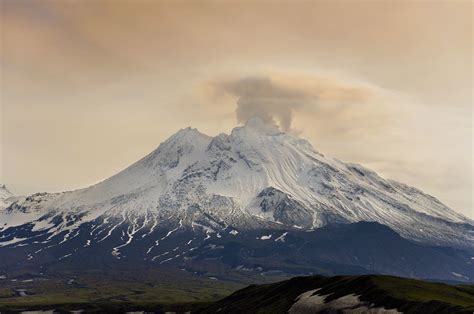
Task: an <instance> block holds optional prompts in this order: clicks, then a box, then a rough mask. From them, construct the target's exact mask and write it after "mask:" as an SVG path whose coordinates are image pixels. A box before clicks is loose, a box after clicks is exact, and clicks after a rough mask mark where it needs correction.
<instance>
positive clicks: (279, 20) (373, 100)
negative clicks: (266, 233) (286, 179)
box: [0, 0, 474, 218]
mask: <svg viewBox="0 0 474 314" xmlns="http://www.w3.org/2000/svg"><path fill="white" fill-rule="evenodd" d="M0 7H1V11H0V18H1V22H0V26H1V30H0V32H1V33H0V34H1V38H0V44H1V46H0V62H1V63H0V65H1V68H0V93H1V94H0V100H1V110H0V115H1V120H0V121H1V122H0V123H1V133H0V139H1V145H0V149H1V151H0V165H1V167H0V183H5V184H6V185H7V187H8V188H9V189H10V190H11V191H12V192H14V193H15V194H30V193H35V192H43V191H47V192H57V191H65V190H73V189H77V188H82V187H86V186H88V185H91V184H94V183H96V182H98V181H101V180H103V179H105V178H107V177H109V176H111V175H113V174H115V173H117V172H119V171H120V170H122V169H124V168H125V167H127V166H128V165H130V164H132V163H133V162H135V161H136V160H138V159H140V158H141V157H143V156H144V155H146V154H148V153H149V152H150V151H152V150H153V149H155V148H156V147H157V146H158V145H159V144H160V143H161V142H163V141H164V140H165V139H166V138H167V137H169V136H170V135H172V134H174V133H175V132H176V131H177V130H179V129H181V128H185V127H187V126H192V127H195V128H198V129H199V130H200V131H201V132H203V133H206V134H208V135H217V134H219V133H221V132H229V131H230V130H231V129H232V128H233V127H235V126H236V125H239V124H242V123H244V122H245V120H246V119H248V118H249V117H251V116H253V115H259V116H261V117H262V118H263V119H264V120H265V121H267V122H268V123H272V124H276V125H278V126H279V127H280V128H281V129H283V130H285V131H287V132H292V133H295V134H297V135H298V136H301V137H303V138H305V139H308V140H309V141H310V142H311V143H312V145H313V146H314V147H315V148H316V150H318V151H320V152H322V153H324V154H326V155H330V156H333V157H336V158H338V159H341V160H343V161H349V162H356V163H360V164H362V165H364V166H366V167H368V168H371V169H373V170H375V171H377V172H378V173H379V174H380V175H382V176H383V177H386V178H390V179H395V180H398V181H401V182H404V183H407V184H409V185H413V186H415V187H418V188H420V189H422V190H423V191H425V192H426V193H429V194H431V195H433V196H435V197H437V198H439V199H440V200H441V201H442V202H444V203H445V204H447V205H448V206H450V207H452V208H453V209H455V210H456V211H458V212H461V213H463V214H465V215H466V216H469V217H471V218H474V210H473V183H472V180H473V151H472V146H473V137H472V132H473V123H472V122H473V120H472V100H473V99H472V91H473V87H474V86H473V78H472V73H473V66H472V56H473V54H472V45H473V34H472V15H473V4H472V2H471V1H462V0H457V1H456V0H454V1H388V0H387V1H383V0H380V1H355V0H354V1H349V0H347V1H337V0H336V1H289V0H288V1H285V0H275V1H251V0H245V1H243V0H232V1H180V0H178V1H170V0H169V1H159V0H155V1H152V0H137V1H132V0H116V1H111V0H103V1H99V0H84V1H59V0H55V1H48V0H43V1H36V0H27V1H25V0H1V1H0Z"/></svg>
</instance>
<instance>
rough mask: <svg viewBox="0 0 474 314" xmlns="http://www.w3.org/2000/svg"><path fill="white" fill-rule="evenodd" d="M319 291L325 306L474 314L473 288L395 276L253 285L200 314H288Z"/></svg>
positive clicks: (289, 281) (306, 280) (346, 277)
mask: <svg viewBox="0 0 474 314" xmlns="http://www.w3.org/2000/svg"><path fill="white" fill-rule="evenodd" d="M317 288H320V289H321V290H319V291H318V294H320V295H329V296H328V297H327V299H326V302H329V301H331V300H334V299H337V298H340V297H343V296H345V295H348V294H356V295H360V299H361V300H362V301H366V302H369V303H372V304H374V306H375V307H384V308H385V309H397V310H398V311H400V312H404V313H473V312H474V286H470V285H448V284H443V283H434V282H426V281H420V280H414V279H405V278H399V277H392V276H376V275H366V276H336V277H321V276H312V277H296V278H293V279H290V280H286V281H282V282H278V283H274V284H266V285H252V286H249V287H247V288H244V289H242V290H239V291H237V292H235V293H233V294H232V295H230V296H228V297H226V298H224V299H222V300H220V301H218V302H216V303H214V304H212V305H210V306H209V307H207V308H205V309H203V310H200V311H199V312H200V313H215V312H222V313H272V314H275V313H287V312H288V310H289V309H290V308H291V306H292V305H293V304H294V303H295V299H296V298H297V297H298V296H299V295H301V294H302V293H304V292H307V291H309V290H313V289H317Z"/></svg>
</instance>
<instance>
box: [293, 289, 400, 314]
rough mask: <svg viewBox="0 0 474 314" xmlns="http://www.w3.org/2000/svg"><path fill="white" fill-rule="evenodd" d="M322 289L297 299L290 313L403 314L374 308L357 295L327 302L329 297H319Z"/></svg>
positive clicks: (308, 292) (306, 293)
mask: <svg viewBox="0 0 474 314" xmlns="http://www.w3.org/2000/svg"><path fill="white" fill-rule="evenodd" d="M319 290H320V289H314V290H310V291H307V292H304V293H302V294H301V295H299V296H298V297H297V298H296V302H295V303H294V304H293V305H292V306H291V308H290V309H289V311H288V313H290V314H302V313H320V312H323V313H336V312H337V313H339V312H340V313H367V314H399V313H402V312H399V311H397V310H396V309H390V310H386V309H384V308H382V307H372V305H371V304H368V303H367V302H364V301H361V300H360V297H359V296H358V295H355V294H348V295H345V296H343V297H340V298H337V299H334V300H331V301H329V302H326V298H327V297H328V296H329V295H319V294H317V292H318V291H319Z"/></svg>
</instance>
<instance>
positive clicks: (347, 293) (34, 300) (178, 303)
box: [0, 272, 474, 314]
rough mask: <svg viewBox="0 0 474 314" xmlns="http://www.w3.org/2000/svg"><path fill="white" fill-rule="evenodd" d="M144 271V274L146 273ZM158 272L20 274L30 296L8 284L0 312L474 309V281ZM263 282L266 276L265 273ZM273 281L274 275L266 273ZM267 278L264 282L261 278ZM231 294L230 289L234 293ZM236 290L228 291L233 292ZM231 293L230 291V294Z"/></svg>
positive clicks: (299, 312)
mask: <svg viewBox="0 0 474 314" xmlns="http://www.w3.org/2000/svg"><path fill="white" fill-rule="evenodd" d="M140 274H141V275H140ZM168 275H169V274H167V273H156V272H139V273H138V272H137V273H136V274H131V273H130V272H123V273H121V274H119V273H116V278H115V279H112V278H111V276H110V274H109V275H107V274H100V273H95V274H89V276H85V275H82V276H81V277H72V278H73V279H70V280H68V281H67V284H66V285H61V282H60V281H58V280H54V279H49V280H46V281H43V282H41V281H38V282H37V283H36V284H33V283H34V282H35V281H33V282H31V281H29V279H25V278H26V277H25V278H20V279H19V281H21V282H22V283H21V284H22V285H24V286H25V288H26V289H24V291H26V293H27V295H26V296H20V295H19V293H18V292H19V290H18V289H17V290H15V289H11V288H7V286H5V285H4V286H3V288H2V289H0V311H1V312H2V313H10V312H14V313H16V312H20V311H31V310H36V311H45V310H48V311H52V310H55V312H59V313H70V311H78V310H82V311H84V312H86V313H104V312H107V313H112V312H113V313H124V312H128V311H146V312H152V313H165V312H175V313H226V314H227V313H231V314H232V313H239V314H240V313H272V314H278V313H292V314H304V313H385V314H392V313H399V312H403V313H426V314H429V313H473V311H474V286H472V285H454V284H453V285H451V284H444V283H434V282H427V281H420V280H414V279H406V278H400V277H393V276H379V275H362V276H335V277H323V276H311V277H295V278H292V279H289V280H285V281H281V282H277V283H269V284H260V285H251V286H248V287H246V288H243V289H241V290H237V291H236V292H234V293H232V291H235V290H236V289H239V288H240V287H242V285H241V284H237V283H234V284H230V283H224V282H220V281H216V280H205V279H203V278H202V279H201V280H196V279H195V278H194V279H192V278H191V277H185V276H183V277H182V278H180V280H179V281H177V282H176V281H175V280H174V279H176V275H172V276H171V277H170V276H168ZM261 280H266V279H265V278H262V279H261ZM267 280H268V278H267ZM261 282H262V281H261ZM230 293H232V294H230ZM229 294H230V295H229ZM225 295H228V296H225Z"/></svg>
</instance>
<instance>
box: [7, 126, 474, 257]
mask: <svg viewBox="0 0 474 314" xmlns="http://www.w3.org/2000/svg"><path fill="white" fill-rule="evenodd" d="M58 217H60V218H58ZM99 217H101V219H104V220H105V221H106V222H108V221H116V222H115V224H114V226H116V225H117V224H129V225H131V226H132V227H131V229H130V230H131V231H130V234H133V233H135V232H137V231H138V230H140V229H143V230H146V229H153V228H154V227H156V226H157V225H159V224H161V223H162V222H164V221H175V222H179V225H181V226H183V225H184V226H190V227H193V228H195V227H196V226H198V227H199V228H201V229H204V230H206V232H216V233H217V232H219V230H221V229H224V228H229V227H231V228H236V229H239V230H247V229H257V228H267V229H288V228H290V229H291V228H293V229H306V230H312V229H315V228H319V227H321V226H324V225H327V224H330V223H333V222H342V223H350V222H357V221H375V222H379V223H381V224H384V225H387V226H389V227H391V228H392V229H394V230H395V231H397V232H398V233H400V234H401V235H402V236H403V237H405V238H407V239H411V240H416V241H420V242H424V243H430V244H436V245H448V246H455V247H470V248H472V247H473V246H474V226H473V225H474V223H473V221H472V220H470V219H468V218H466V217H464V216H462V215H461V214H458V213H456V212H455V211H453V210H451V209H450V208H448V207H447V206H445V205H443V204H442V203H441V202H440V201H438V200H437V199H435V198H434V197H432V196H429V195H427V194H424V193H423V192H421V191H420V190H418V189H415V188H413V187H410V186H407V185H404V184H401V183H398V182H395V181H392V180H388V179H384V178H382V177H380V176H379V175H377V174H376V173H375V172H374V171H371V170H369V169H367V168H364V167H362V166H360V165H357V164H349V163H344V162H341V161H339V160H337V159H334V158H331V157H327V156H325V155H323V154H321V153H319V152H317V151H316V150H315V149H314V148H313V147H312V146H311V145H310V144H309V143H308V142H307V141H305V140H303V139H300V138H298V137H296V136H294V135H292V134H288V133H284V132H281V131H280V130H278V129H276V128H274V127H271V126H268V125H265V124H264V123H263V122H262V121H261V120H260V119H259V118H253V119H251V120H249V121H248V122H247V124H246V125H244V126H242V127H237V128H235V129H233V130H232V132H231V133H230V134H229V135H228V134H220V135H218V136H216V137H210V136H207V135H205V134H202V133H200V132H199V131H198V130H196V129H191V128H187V129H182V130H180V131H179V132H177V133H176V134H175V135H173V136H171V137H170V138H169V139H168V140H166V141H165V142H163V143H162V144H161V145H160V146H159V147H158V148H157V149H156V150H155V151H153V152H152V153H150V154H149V155H148V156H146V157H144V158H143V159H141V160H140V161H138V162H136V163H135V164H133V165H131V166H130V167H129V168H127V169H125V170H123V171H122V172H120V173H118V174H116V175H114V176H112V177H110V178H109V179H107V180H105V181H103V182H100V183H98V184H96V185H94V186H91V187H88V188H85V189H81V190H76V191H72V192H64V193H57V194H48V193H41V194H35V195H32V196H29V197H23V198H20V199H19V200H17V201H16V202H14V203H13V204H12V205H10V206H9V207H8V208H7V209H5V210H3V211H1V212H0V222H1V229H0V230H2V229H3V230H6V229H8V228H11V227H14V226H20V225H25V224H26V225H28V226H30V227H31V228H32V230H35V231H41V230H45V231H46V230H48V232H50V233H51V234H52V235H53V234H60V233H61V232H65V234H70V233H71V232H73V231H74V230H76V229H77V228H79V226H80V225H81V224H83V223H87V222H91V221H94V220H95V219H97V218H99ZM140 217H141V218H140ZM58 219H59V220H60V221H61V222H60V223H59V224H58V223H57V221H58ZM138 221H140V222H141V223H140V225H138ZM111 229H112V228H111ZM110 232H113V230H111V231H110ZM129 240H130V241H133V236H130V238H129ZM1 241H2V238H0V245H2V242H1ZM8 243H11V239H10V241H8Z"/></svg>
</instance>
